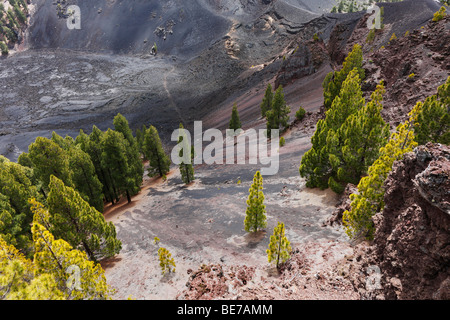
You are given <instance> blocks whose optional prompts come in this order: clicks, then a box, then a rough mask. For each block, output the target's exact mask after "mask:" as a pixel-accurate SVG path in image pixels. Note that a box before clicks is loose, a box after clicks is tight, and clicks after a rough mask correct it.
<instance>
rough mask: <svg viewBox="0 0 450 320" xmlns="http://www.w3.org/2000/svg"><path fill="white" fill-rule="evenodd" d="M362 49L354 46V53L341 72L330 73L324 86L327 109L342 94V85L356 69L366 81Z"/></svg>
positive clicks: (350, 54)
mask: <svg viewBox="0 0 450 320" xmlns="http://www.w3.org/2000/svg"><path fill="white" fill-rule="evenodd" d="M362 62H363V56H362V48H361V46H360V45H359V44H355V45H354V46H353V49H352V51H351V52H350V53H349V54H348V56H347V57H346V58H345V61H344V63H343V65H342V68H341V70H339V71H334V72H330V73H329V74H328V75H327V76H326V77H325V80H324V82H323V84H322V86H323V88H324V92H323V96H324V105H325V108H326V109H329V108H331V105H332V104H333V101H334V99H335V98H336V97H337V96H338V95H339V93H340V92H341V88H342V84H343V83H344V81H345V80H346V79H347V76H348V74H349V73H350V72H351V71H352V70H353V69H355V68H356V70H357V72H358V75H359V78H360V79H361V80H364V78H365V71H364V69H363V67H362Z"/></svg>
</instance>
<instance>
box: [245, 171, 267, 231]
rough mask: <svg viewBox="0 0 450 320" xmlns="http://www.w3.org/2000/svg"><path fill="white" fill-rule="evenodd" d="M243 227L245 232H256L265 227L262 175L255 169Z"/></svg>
mask: <svg viewBox="0 0 450 320" xmlns="http://www.w3.org/2000/svg"><path fill="white" fill-rule="evenodd" d="M249 192H250V194H249V196H248V200H247V210H246V212H245V214H246V216H245V220H244V227H245V231H247V232H257V231H258V230H260V229H264V228H265V227H267V221H266V219H267V218H266V215H265V213H266V206H265V205H264V193H263V177H262V176H261V173H260V172H259V171H257V172H256V173H255V176H254V177H253V184H252V186H251V188H250V190H249Z"/></svg>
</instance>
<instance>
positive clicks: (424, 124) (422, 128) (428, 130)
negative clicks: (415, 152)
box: [414, 77, 450, 145]
mask: <svg viewBox="0 0 450 320" xmlns="http://www.w3.org/2000/svg"><path fill="white" fill-rule="evenodd" d="M414 112H415V113H417V114H418V117H417V121H416V122H414V133H415V134H416V140H417V142H418V143H419V144H421V145H422V144H426V143H427V142H434V143H442V144H447V145H448V144H450V132H449V129H450V77H448V78H447V81H446V83H445V84H443V85H442V86H440V87H439V88H438V94H437V95H433V96H430V97H428V98H427V99H425V101H424V102H423V103H422V102H418V103H417V104H416V106H415V107H414Z"/></svg>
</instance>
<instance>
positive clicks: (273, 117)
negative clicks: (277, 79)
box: [266, 86, 291, 137]
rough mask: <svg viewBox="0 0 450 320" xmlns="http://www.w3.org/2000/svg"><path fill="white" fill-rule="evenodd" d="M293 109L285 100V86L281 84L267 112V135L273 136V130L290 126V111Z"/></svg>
mask: <svg viewBox="0 0 450 320" xmlns="http://www.w3.org/2000/svg"><path fill="white" fill-rule="evenodd" d="M290 112H291V109H290V108H289V106H287V105H286V101H285V100H284V93H283V86H279V87H278V89H277V91H276V92H275V96H274V98H273V101H272V106H271V109H270V110H268V111H267V112H266V117H267V136H268V137H270V136H271V130H273V129H280V126H281V127H282V128H283V129H286V128H287V127H288V121H289V113H290Z"/></svg>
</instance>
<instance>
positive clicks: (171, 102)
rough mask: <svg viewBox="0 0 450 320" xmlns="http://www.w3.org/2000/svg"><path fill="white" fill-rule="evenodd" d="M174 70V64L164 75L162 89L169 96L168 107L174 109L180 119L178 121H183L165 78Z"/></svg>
mask: <svg viewBox="0 0 450 320" xmlns="http://www.w3.org/2000/svg"><path fill="white" fill-rule="evenodd" d="M174 71H175V66H173V67H172V69H171V70H170V71H169V72H167V73H166V74H165V75H164V80H163V85H164V90H166V93H167V97H168V98H169V102H170V105H169V107H171V108H173V109H174V110H175V112H176V113H177V115H178V118H179V119H180V121H181V122H184V121H183V117H182V116H181V110H180V109H179V108H178V106H177V104H176V103H175V100H174V99H173V97H172V94H171V93H170V90H169V85H168V82H167V78H168V77H169V75H171V74H172V73H173V72H174Z"/></svg>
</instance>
